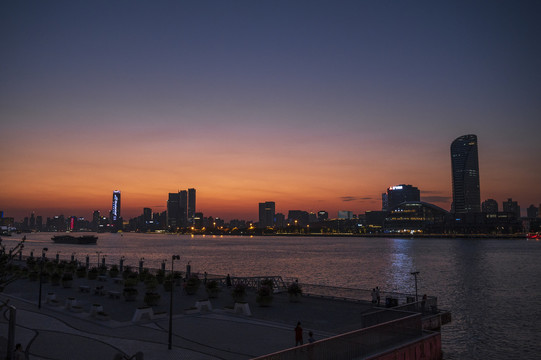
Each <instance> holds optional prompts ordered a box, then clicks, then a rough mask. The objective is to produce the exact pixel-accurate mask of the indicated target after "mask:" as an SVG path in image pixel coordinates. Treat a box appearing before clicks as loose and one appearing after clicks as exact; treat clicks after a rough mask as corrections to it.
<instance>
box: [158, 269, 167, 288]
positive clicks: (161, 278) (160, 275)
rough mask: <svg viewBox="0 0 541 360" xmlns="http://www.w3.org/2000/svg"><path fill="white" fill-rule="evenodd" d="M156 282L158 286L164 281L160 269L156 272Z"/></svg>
mask: <svg viewBox="0 0 541 360" xmlns="http://www.w3.org/2000/svg"><path fill="white" fill-rule="evenodd" d="M156 280H157V281H158V284H160V285H161V284H163V282H164V280H165V271H163V270H162V269H160V270H158V271H157V272H156Z"/></svg>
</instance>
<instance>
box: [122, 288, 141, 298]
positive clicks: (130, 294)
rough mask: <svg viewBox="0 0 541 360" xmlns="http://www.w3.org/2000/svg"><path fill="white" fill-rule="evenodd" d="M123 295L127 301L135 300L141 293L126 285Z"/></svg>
mask: <svg viewBox="0 0 541 360" xmlns="http://www.w3.org/2000/svg"><path fill="white" fill-rule="evenodd" d="M122 295H123V296H124V299H125V300H126V301H135V300H136V299H137V295H139V291H138V290H137V289H136V288H134V287H131V286H126V287H124V291H122Z"/></svg>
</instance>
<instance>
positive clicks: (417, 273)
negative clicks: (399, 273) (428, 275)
mask: <svg viewBox="0 0 541 360" xmlns="http://www.w3.org/2000/svg"><path fill="white" fill-rule="evenodd" d="M411 275H413V276H415V302H417V301H419V298H418V296H417V275H419V272H418V271H413V272H412V273H411Z"/></svg>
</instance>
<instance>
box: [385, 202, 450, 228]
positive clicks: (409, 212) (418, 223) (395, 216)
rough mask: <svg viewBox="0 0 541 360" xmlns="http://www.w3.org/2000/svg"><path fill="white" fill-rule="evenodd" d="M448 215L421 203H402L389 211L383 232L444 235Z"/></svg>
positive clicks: (441, 210)
mask: <svg viewBox="0 0 541 360" xmlns="http://www.w3.org/2000/svg"><path fill="white" fill-rule="evenodd" d="M449 220H450V213H449V212H448V211H446V210H444V209H442V208H440V207H438V206H436V205H433V204H429V203H426V202H423V201H409V202H403V203H401V204H400V205H398V206H396V207H395V208H393V209H390V210H389V212H388V213H387V216H386V217H385V225H384V228H385V231H386V232H393V233H394V232H396V233H408V234H413V233H427V234H437V233H444V232H446V230H447V226H448V224H449V223H450V222H449Z"/></svg>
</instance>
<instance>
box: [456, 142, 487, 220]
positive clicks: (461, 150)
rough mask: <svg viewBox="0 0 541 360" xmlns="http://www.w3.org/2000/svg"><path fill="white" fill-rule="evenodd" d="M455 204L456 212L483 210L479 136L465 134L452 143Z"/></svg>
mask: <svg viewBox="0 0 541 360" xmlns="http://www.w3.org/2000/svg"><path fill="white" fill-rule="evenodd" d="M451 167H452V182H453V204H452V207H451V212H452V213H455V214H468V213H478V212H480V211H481V194H480V189H479V159H478V155H477V136H476V135H463V136H460V137H458V138H456V139H455V140H454V141H453V142H452V144H451Z"/></svg>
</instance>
